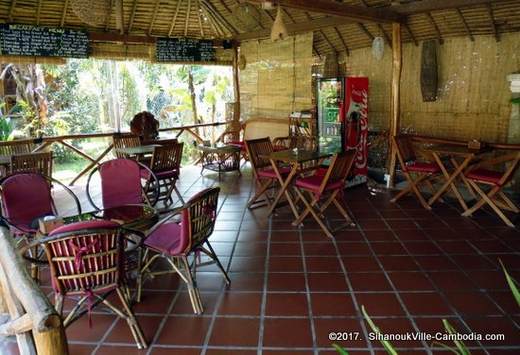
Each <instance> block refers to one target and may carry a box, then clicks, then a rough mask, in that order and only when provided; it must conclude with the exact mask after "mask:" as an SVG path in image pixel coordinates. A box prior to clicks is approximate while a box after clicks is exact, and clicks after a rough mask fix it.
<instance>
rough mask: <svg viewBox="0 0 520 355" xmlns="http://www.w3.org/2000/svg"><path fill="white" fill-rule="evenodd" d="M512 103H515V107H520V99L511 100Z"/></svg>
mask: <svg viewBox="0 0 520 355" xmlns="http://www.w3.org/2000/svg"><path fill="white" fill-rule="evenodd" d="M511 103H513V104H515V105H520V97H515V98H513V99H511Z"/></svg>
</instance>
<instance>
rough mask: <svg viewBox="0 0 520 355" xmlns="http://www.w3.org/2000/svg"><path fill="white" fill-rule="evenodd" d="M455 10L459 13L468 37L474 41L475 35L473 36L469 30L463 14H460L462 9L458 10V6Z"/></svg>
mask: <svg viewBox="0 0 520 355" xmlns="http://www.w3.org/2000/svg"><path fill="white" fill-rule="evenodd" d="M455 11H456V12H457V14H458V15H459V18H460V21H461V22H462V25H463V26H464V28H465V29H466V33H467V34H468V36H469V39H470V40H471V42H475V37H474V36H473V33H471V30H470V28H469V26H468V23H467V22H466V19H465V18H464V15H463V14H462V11H460V9H459V8H456V9H455Z"/></svg>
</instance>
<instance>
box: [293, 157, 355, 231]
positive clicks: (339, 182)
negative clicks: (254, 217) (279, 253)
mask: <svg viewBox="0 0 520 355" xmlns="http://www.w3.org/2000/svg"><path fill="white" fill-rule="evenodd" d="M355 157H356V150H355V149H352V150H349V151H347V152H344V153H341V154H336V155H334V156H333V157H332V159H331V161H330V165H329V167H328V169H327V171H326V173H325V175H323V174H321V173H320V172H319V170H320V169H321V167H320V166H315V167H312V168H307V169H305V170H303V171H302V172H301V175H300V177H298V178H296V180H295V182H294V187H295V190H296V193H297V195H298V197H299V199H300V201H302V202H303V204H304V205H305V207H306V208H305V210H304V211H303V212H302V213H301V214H300V216H299V217H298V219H296V220H295V221H294V222H293V225H294V226H297V225H299V224H301V223H302V222H303V220H304V219H305V218H306V217H307V216H308V215H309V214H311V215H312V216H313V217H314V219H315V220H316V222H318V224H319V226H320V227H321V229H322V230H323V231H324V232H325V234H326V235H327V236H328V237H330V238H332V237H333V235H332V232H331V231H330V230H329V228H328V227H327V226H326V225H325V223H324V216H325V211H326V210H327V208H328V207H329V206H330V205H331V204H334V205H335V206H336V208H337V209H338V211H339V212H340V213H341V215H342V216H343V218H344V219H345V220H346V222H347V224H348V225H352V224H353V220H352V218H351V217H350V216H349V214H348V212H347V211H346V210H345V208H344V207H343V206H342V205H341V204H342V203H343V204H345V201H344V198H343V190H344V189H345V185H346V182H347V178H348V176H349V174H350V172H351V170H352V166H353V165H354V160H355ZM312 170H314V171H315V173H314V174H313V175H310V176H308V175H307V173H308V172H309V171H312ZM306 195H307V196H306ZM322 200H323V203H321V205H320V202H321V201H322ZM342 227H344V226H339V227H337V228H335V230H339V229H341V228H342Z"/></svg>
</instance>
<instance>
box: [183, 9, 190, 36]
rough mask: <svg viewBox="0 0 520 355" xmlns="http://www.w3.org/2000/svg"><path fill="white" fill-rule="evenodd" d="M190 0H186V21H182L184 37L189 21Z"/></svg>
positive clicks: (186, 33)
mask: <svg viewBox="0 0 520 355" xmlns="http://www.w3.org/2000/svg"><path fill="white" fill-rule="evenodd" d="M190 12H191V0H188V9H187V10H186V21H185V22H184V37H186V36H187V35H188V24H189V23H190Z"/></svg>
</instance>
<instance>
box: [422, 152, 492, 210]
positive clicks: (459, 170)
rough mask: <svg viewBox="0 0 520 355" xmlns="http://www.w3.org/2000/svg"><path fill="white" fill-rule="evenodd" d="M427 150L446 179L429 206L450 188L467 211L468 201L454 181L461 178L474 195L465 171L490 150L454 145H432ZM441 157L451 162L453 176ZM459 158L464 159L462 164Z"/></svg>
mask: <svg viewBox="0 0 520 355" xmlns="http://www.w3.org/2000/svg"><path fill="white" fill-rule="evenodd" d="M425 150H426V151H428V152H430V153H431V154H432V156H433V158H434V159H435V162H436V163H437V164H438V165H439V168H440V169H441V171H442V174H443V175H444V177H445V178H446V182H445V183H444V184H443V185H442V187H441V188H440V189H439V190H438V191H437V192H436V193H435V194H434V195H433V196H432V197H431V198H430V199H429V200H428V205H430V206H431V205H432V204H433V203H435V201H437V200H438V199H439V198H440V197H441V196H442V195H443V194H445V193H446V192H447V190H448V188H451V191H452V192H453V193H454V195H455V197H456V198H457V200H458V201H459V204H460V205H461V207H462V208H463V209H464V211H466V210H467V209H468V206H467V205H466V201H465V200H464V198H463V197H462V195H461V194H460V191H459V190H458V189H457V186H456V185H455V183H454V181H455V179H457V178H459V177H460V178H461V179H462V181H463V182H464V184H465V185H466V187H467V188H468V190H469V192H470V193H471V194H472V195H473V194H474V193H473V189H472V188H471V187H470V185H469V183H468V182H467V180H466V178H465V177H464V174H463V172H464V170H465V169H466V168H467V167H468V166H469V165H470V163H471V162H472V161H474V160H475V159H476V158H477V157H479V156H480V155H482V154H484V153H488V152H489V150H488V149H480V150H478V149H469V148H468V147H463V146H453V145H437V144H436V145H432V146H429V147H425ZM441 156H444V157H447V158H448V159H449V161H450V162H451V163H452V164H453V166H454V167H455V170H454V171H453V172H451V174H450V173H449V172H448V170H447V169H446V166H445V165H444V163H443V162H442V159H441ZM457 158H459V159H462V162H460V163H459V162H458V161H457Z"/></svg>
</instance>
